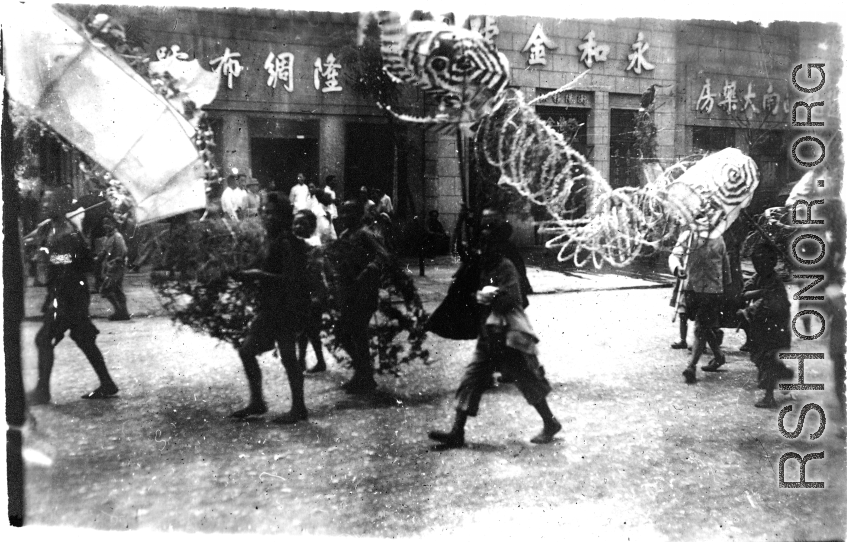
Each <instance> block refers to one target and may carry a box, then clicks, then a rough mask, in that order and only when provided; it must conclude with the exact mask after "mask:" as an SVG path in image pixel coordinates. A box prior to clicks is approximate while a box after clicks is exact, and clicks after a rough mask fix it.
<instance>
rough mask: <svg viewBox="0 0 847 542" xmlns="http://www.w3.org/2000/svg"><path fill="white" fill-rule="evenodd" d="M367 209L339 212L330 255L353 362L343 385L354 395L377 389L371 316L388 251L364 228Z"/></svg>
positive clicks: (349, 207)
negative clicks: (336, 236)
mask: <svg viewBox="0 0 847 542" xmlns="http://www.w3.org/2000/svg"><path fill="white" fill-rule="evenodd" d="M363 216H364V208H363V207H362V205H361V204H360V203H359V202H357V201H346V202H344V204H343V205H341V208H340V209H339V210H338V223H339V226H340V229H341V235H339V236H338V240H337V241H336V242H335V243H334V246H333V250H332V251H331V252H330V254H328V257H329V259H330V262H331V264H332V266H333V268H334V270H335V274H336V276H337V279H338V282H339V284H338V288H337V294H336V295H338V297H339V299H338V307H339V310H340V313H341V314H340V316H339V337H338V338H339V340H340V342H341V346H342V347H343V348H344V350H345V351H346V352H347V354H349V355H350V358H351V359H352V362H353V378H351V379H350V381H349V382H347V383H345V384H344V385H343V388H344V390H345V391H347V392H348V393H351V394H355V395H368V394H370V393H372V392H373V391H374V390H375V389H376V381H375V380H374V375H373V373H374V368H373V361H372V360H371V354H370V331H369V329H368V327H369V323H370V320H371V317H372V316H373V314H374V312H375V311H376V308H377V302H378V300H379V285H380V275H381V273H382V267H383V265H384V264H385V263H386V262H387V260H388V252H387V251H386V250H385V247H383V246H382V243H380V242H379V240H378V239H377V237H376V236H375V235H374V234H373V233H372V232H371V231H370V230H369V229H368V228H366V227H365V226H364V224H363V222H362V219H363Z"/></svg>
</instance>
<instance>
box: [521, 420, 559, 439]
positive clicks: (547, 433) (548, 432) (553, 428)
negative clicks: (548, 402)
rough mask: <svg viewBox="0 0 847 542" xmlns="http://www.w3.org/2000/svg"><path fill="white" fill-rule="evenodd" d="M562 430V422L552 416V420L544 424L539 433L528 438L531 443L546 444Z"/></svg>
mask: <svg viewBox="0 0 847 542" xmlns="http://www.w3.org/2000/svg"><path fill="white" fill-rule="evenodd" d="M561 430H562V424H561V423H559V420H557V419H555V418H553V421H552V422H551V423H550V424H549V425H548V424H546V423H545V424H544V429H542V430H541V432H540V433H538V434H537V435H535V436H534V437H532V438H531V439H529V441H530V442H531V443H533V444H547V443H550V442H553V436H554V435H555V434H556V433H558V432H559V431H561Z"/></svg>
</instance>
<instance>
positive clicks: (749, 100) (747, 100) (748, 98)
mask: <svg viewBox="0 0 847 542" xmlns="http://www.w3.org/2000/svg"><path fill="white" fill-rule="evenodd" d="M755 99H756V93H755V92H753V83H747V93H746V94H744V103H743V104H742V105H741V110H742V111H747V108H748V107H749V108H750V109H751V110H752V111H753V113H758V112H759V108H758V107H756V104H754V103H753V100H755Z"/></svg>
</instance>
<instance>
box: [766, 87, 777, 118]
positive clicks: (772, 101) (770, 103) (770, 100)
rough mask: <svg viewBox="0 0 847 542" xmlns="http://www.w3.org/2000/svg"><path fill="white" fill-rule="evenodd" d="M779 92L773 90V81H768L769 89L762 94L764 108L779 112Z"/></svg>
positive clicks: (773, 112) (774, 112) (775, 112)
mask: <svg viewBox="0 0 847 542" xmlns="http://www.w3.org/2000/svg"><path fill="white" fill-rule="evenodd" d="M779 98H780V96H779V94H777V93H776V92H774V91H773V83H768V91H767V92H766V93H765V95H764V96H762V109H763V110H765V111H766V112H770V114H771V115H776V114H777V113H778V112H779Z"/></svg>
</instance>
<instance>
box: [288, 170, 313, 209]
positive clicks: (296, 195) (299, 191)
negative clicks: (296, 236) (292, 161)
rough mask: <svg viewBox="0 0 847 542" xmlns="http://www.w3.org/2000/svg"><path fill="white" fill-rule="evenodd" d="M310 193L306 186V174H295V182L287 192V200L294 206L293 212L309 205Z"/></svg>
mask: <svg viewBox="0 0 847 542" xmlns="http://www.w3.org/2000/svg"><path fill="white" fill-rule="evenodd" d="M310 199H311V193H310V192H309V187H308V186H306V176H305V175H303V174H302V173H298V174H297V184H295V185H294V186H292V187H291V192H290V193H289V194H288V201H289V202H291V205H292V206H293V207H294V212H295V213H296V212H297V211H302V210H304V209H308V208H309V205H310V201H309V200H310Z"/></svg>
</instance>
